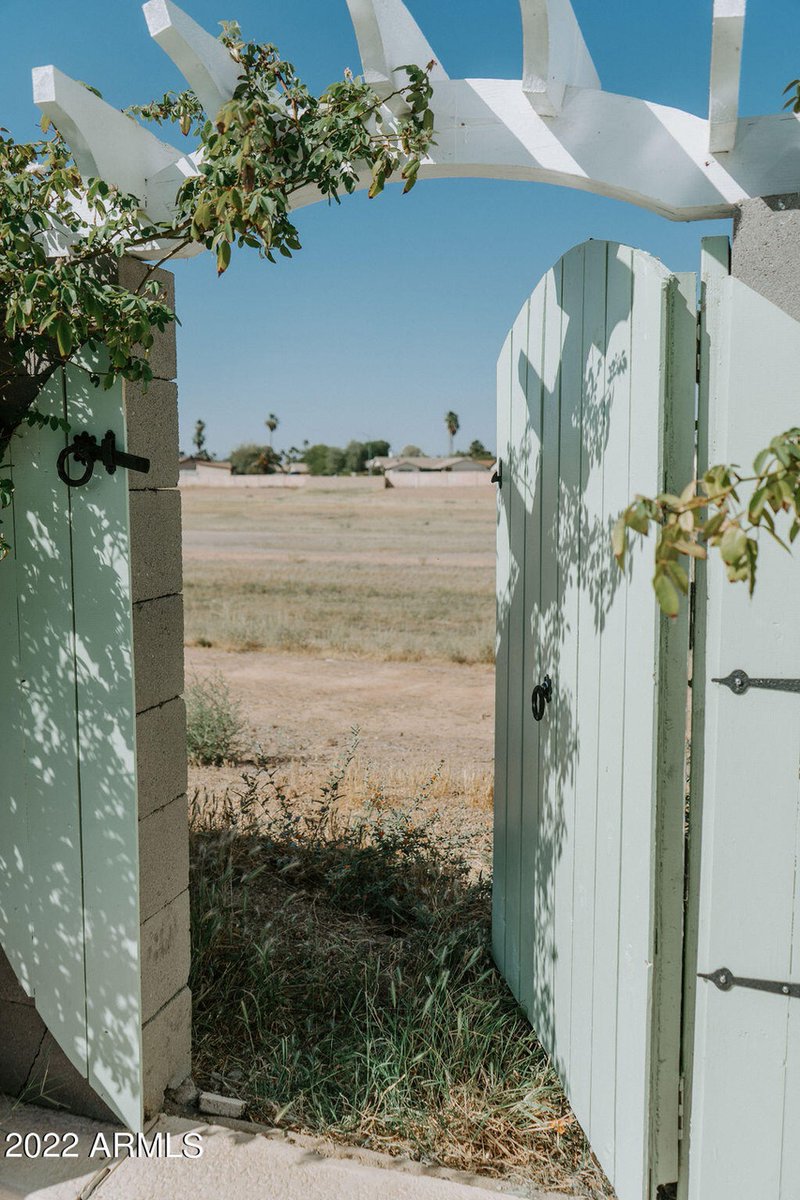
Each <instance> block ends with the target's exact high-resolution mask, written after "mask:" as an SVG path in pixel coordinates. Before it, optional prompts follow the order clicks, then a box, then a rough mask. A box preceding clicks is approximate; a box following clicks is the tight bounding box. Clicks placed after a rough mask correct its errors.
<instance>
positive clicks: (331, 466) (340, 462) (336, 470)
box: [322, 446, 347, 475]
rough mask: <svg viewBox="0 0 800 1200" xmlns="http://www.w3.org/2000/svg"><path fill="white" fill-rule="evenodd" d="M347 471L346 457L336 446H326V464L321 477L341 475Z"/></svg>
mask: <svg viewBox="0 0 800 1200" xmlns="http://www.w3.org/2000/svg"><path fill="white" fill-rule="evenodd" d="M346 469H347V455H346V454H345V452H344V450H340V449H339V447H338V446H328V462H327V466H326V469H325V470H324V471H323V472H322V474H323V475H343V474H344V472H345V471H346Z"/></svg>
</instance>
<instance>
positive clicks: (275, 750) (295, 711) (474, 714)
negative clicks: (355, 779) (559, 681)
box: [186, 647, 494, 778]
mask: <svg viewBox="0 0 800 1200" xmlns="http://www.w3.org/2000/svg"><path fill="white" fill-rule="evenodd" d="M214 672H220V673H221V674H222V676H223V677H224V679H225V680H226V681H227V683H228V685H229V687H230V689H231V692H232V694H233V695H234V696H235V697H237V698H238V699H240V700H241V702H242V708H243V711H244V713H245V715H246V718H247V722H248V725H249V726H250V727H251V728H252V732H253V736H254V739H255V740H256V741H257V742H259V743H260V744H261V746H262V747H263V750H264V752H265V753H266V754H267V755H269V756H270V758H273V759H276V760H279V761H293V762H296V763H300V764H304V765H308V766H315V765H317V764H325V765H326V766H329V765H330V763H331V760H332V759H333V758H335V756H336V752H337V750H336V748H337V747H341V748H344V746H345V745H346V743H347V741H348V737H349V732H350V729H351V728H352V727H353V726H358V727H359V730H360V738H359V749H360V754H361V755H362V756H363V757H364V758H365V759H366V760H368V762H369V763H370V764H371V766H373V767H376V768H378V769H379V770H388V771H391V772H392V773H393V774H396V773H407V774H412V775H420V774H423V773H425V772H428V771H432V770H434V769H435V768H436V767H437V765H438V764H439V763H440V762H442V761H444V764H445V771H446V772H448V773H449V774H451V775H452V776H453V777H454V778H457V777H462V776H470V775H487V774H489V773H491V771H492V762H493V746H494V669H493V667H491V666H486V665H478V666H461V665H451V664H446V663H442V664H441V665H439V664H430V663H382V662H370V661H364V660H357V659H346V658H336V659H332V658H325V659H319V658H311V657H304V656H302V655H292V654H272V653H266V652H256V653H254V652H250V653H236V652H233V651H225V650H216V649H200V648H197V647H187V650H186V677H187V683H190V682H191V679H192V677H193V676H195V677H197V678H204V677H207V676H209V675H213V674H214Z"/></svg>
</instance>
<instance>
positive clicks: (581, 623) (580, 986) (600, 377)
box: [570, 242, 606, 1130]
mask: <svg viewBox="0 0 800 1200" xmlns="http://www.w3.org/2000/svg"><path fill="white" fill-rule="evenodd" d="M605 296H606V244H605V242H590V243H588V244H587V245H586V247H585V257H584V280H583V346H582V348H581V363H582V371H583V375H582V380H581V422H580V428H581V466H580V471H581V495H582V505H581V531H580V537H581V574H580V583H579V587H580V594H579V601H578V630H579V631H580V632H579V633H578V714H579V715H578V721H577V757H576V763H575V778H576V784H575V791H576V799H577V804H576V819H575V895H574V898H573V920H574V935H573V942H572V1015H571V1021H572V1052H573V1059H572V1061H573V1064H574V1066H573V1071H572V1078H571V1080H570V1085H571V1086H570V1100H571V1102H572V1106H573V1108H574V1109H575V1113H576V1115H577V1117H578V1120H579V1121H580V1122H581V1124H582V1125H583V1126H584V1128H585V1129H587V1130H590V1129H591V1114H592V1051H593V1002H592V989H593V979H594V968H595V964H594V921H595V910H594V896H595V882H596V878H595V876H596V866H597V859H596V836H597V763H598V719H599V711H600V645H599V639H598V638H597V637H596V636H595V634H596V633H597V625H596V613H595V605H594V597H593V594H592V572H593V564H592V556H591V551H592V546H591V544H590V536H591V533H590V531H592V530H594V531H596V526H597V524H598V523H602V522H604V519H605V514H604V513H603V466H602V458H601V457H600V456H599V455H596V454H595V453H594V448H593V446H592V444H591V442H589V443H588V444H587V431H590V435H591V433H592V432H593V431H594V430H595V429H596V425H597V420H598V415H599V409H600V405H601V402H602V390H603V383H604V378H605V375H604V370H605V368H604V351H605V334H606V328H605ZM581 635H583V636H581Z"/></svg>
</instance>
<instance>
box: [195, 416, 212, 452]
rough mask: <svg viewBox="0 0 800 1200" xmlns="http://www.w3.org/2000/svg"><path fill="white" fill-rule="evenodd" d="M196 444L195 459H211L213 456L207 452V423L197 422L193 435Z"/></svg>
mask: <svg viewBox="0 0 800 1200" xmlns="http://www.w3.org/2000/svg"><path fill="white" fill-rule="evenodd" d="M192 442H193V444H194V450H195V454H194V456H195V458H204V459H209V458H210V457H211V455H210V454H209V453H208V451H207V450H206V423H205V421H197V422H196V423H195V427H194V433H193V435H192Z"/></svg>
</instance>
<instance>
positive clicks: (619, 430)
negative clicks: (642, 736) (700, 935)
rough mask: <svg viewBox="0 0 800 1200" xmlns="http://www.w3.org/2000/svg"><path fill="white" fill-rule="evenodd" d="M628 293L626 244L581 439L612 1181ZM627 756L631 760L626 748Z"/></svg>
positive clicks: (601, 1007)
mask: <svg viewBox="0 0 800 1200" xmlns="http://www.w3.org/2000/svg"><path fill="white" fill-rule="evenodd" d="M633 293H634V254H633V251H632V250H631V249H630V248H628V247H625V246H620V247H613V246H609V247H608V250H607V265H606V311H605V331H604V344H603V361H602V364H601V366H600V373H599V376H598V403H597V405H596V416H595V417H594V418H593V420H592V421H591V423H590V424H589V425H588V426H587V425H584V440H585V441H586V442H587V443H588V444H589V445H591V446H592V451H591V453H592V457H594V458H595V459H596V461H597V462H598V468H599V467H600V464H601V463H602V498H601V501H600V517H599V520H598V523H597V526H596V527H595V528H590V529H589V530H588V532H589V536H590V542H591V562H592V568H591V584H590V590H591V592H593V593H594V608H595V613H594V631H595V638H596V643H597V647H598V654H599V669H600V691H599V704H598V733H597V792H596V795H597V816H596V843H595V855H596V859H597V865H596V872H595V889H594V947H593V955H594V971H593V978H592V1012H593V1046H592V1082H591V1118H590V1119H591V1129H592V1142H593V1145H594V1147H595V1151H596V1153H597V1154H598V1155H599V1157H600V1158H601V1160H602V1161H603V1162H604V1163H605V1164H607V1166H606V1169H607V1170H608V1171H609V1173H610V1174H611V1175H612V1176H613V1175H614V1173H615V1170H614V1168H615V1161H616V1133H617V1130H616V1093H617V1086H618V1081H617V1072H616V1052H617V993H618V960H619V891H620V857H621V836H622V799H623V797H622V772H623V755H624V753H625V750H626V744H625V719H624V716H625V692H626V688H625V683H626V680H625V662H626V657H625V650H626V632H627V628H628V612H627V605H626V598H627V597H626V590H625V579H624V576H623V575H622V574H621V573H620V571H619V569H618V567H617V565H616V563H615V562H614V558H613V554H612V551H611V534H610V526H611V523H612V521H613V516H612V515H611V514H614V513H618V512H621V511H622V509H623V508H625V506H626V504H627V503H628V501H629V499H630V492H629V480H628V462H629V427H630V420H631V412H630V409H631V387H630V381H631V362H632V359H633V355H634V354H635V353H636V348H635V347H634V345H633V344H632V336H631V328H632V320H631V309H632V304H633ZM656 411H657V410H656ZM627 749H628V751H629V752H630V747H628V748H627ZM622 1083H623V1085H624V1083H625V1081H622Z"/></svg>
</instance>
